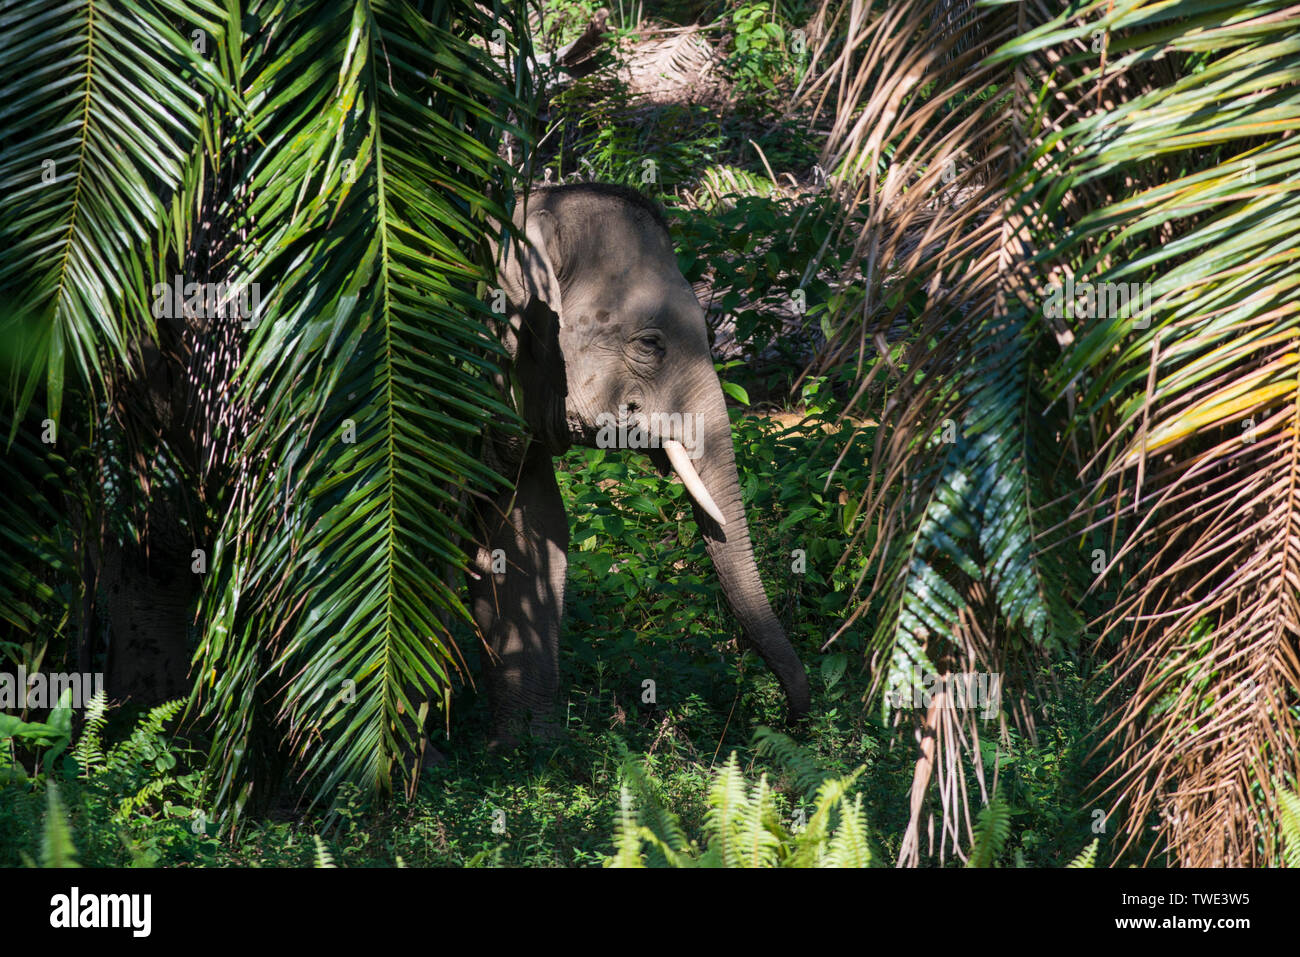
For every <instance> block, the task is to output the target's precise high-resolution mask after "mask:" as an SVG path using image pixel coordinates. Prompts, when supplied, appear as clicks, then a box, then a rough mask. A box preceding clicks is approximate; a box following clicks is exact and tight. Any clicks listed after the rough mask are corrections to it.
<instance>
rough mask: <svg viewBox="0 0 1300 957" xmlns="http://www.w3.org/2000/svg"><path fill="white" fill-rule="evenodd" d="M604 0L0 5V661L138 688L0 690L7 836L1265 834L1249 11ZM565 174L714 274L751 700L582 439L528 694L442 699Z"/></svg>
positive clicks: (890, 857) (337, 860)
mask: <svg viewBox="0 0 1300 957" xmlns="http://www.w3.org/2000/svg"><path fill="white" fill-rule="evenodd" d="M599 7H600V4H598V3H597V2H595V0H545V2H544V3H541V4H539V5H535V6H534V7H531V8H530V6H529V5H528V4H525V3H514V2H510V3H507V2H497V3H494V4H493V5H491V8H489V7H488V6H487V5H483V4H478V3H473V2H468V0H453V2H449V3H436V4H434V3H422V2H411V0H364V2H358V3H346V4H333V5H327V4H320V5H317V4H283V3H279V2H275V0H246V2H232V3H229V4H223V5H217V4H213V3H210V2H208V0H124V2H122V3H118V4H113V5H112V8H111V9H103V8H101V7H100V6H98V5H91V4H89V3H84V2H75V0H74V2H72V3H70V4H68V5H66V6H65V7H64V8H62V9H61V13H60V15H59V16H50V15H48V14H47V13H46V12H45V11H44V7H43V6H42V5H41V4H38V3H21V2H20V3H16V4H12V5H11V8H10V9H9V10H7V13H6V17H7V20H6V30H5V36H4V41H3V46H0V89H2V90H3V91H4V94H5V95H4V102H5V103H6V106H5V108H4V109H2V110H0V185H2V186H3V189H4V195H5V200H6V201H5V203H4V204H2V205H0V239H3V242H2V243H0V299H2V300H3V301H4V302H5V303H6V310H7V311H6V312H5V313H4V314H3V315H0V373H3V375H4V384H5V386H6V390H7V391H6V392H5V393H4V400H3V404H2V405H0V428H2V431H3V435H2V436H0V437H2V438H3V439H4V441H5V445H4V447H3V455H2V456H0V470H2V474H0V479H2V481H0V488H2V489H3V493H4V496H5V501H4V503H3V505H4V508H3V510H2V512H0V543H3V548H0V671H3V672H6V673H7V672H9V671H12V670H15V669H18V668H23V669H26V670H27V671H29V672H34V671H39V670H45V671H60V670H62V671H107V672H108V675H109V678H110V682H111V683H114V685H115V687H118V688H122V687H127V688H129V693H130V695H131V697H132V698H133V701H132V703H128V704H127V705H126V706H125V707H119V706H117V705H116V704H115V705H113V706H110V705H109V703H108V701H107V700H106V699H105V698H104V697H103V696H102V695H101V696H96V697H94V698H92V699H91V700H90V701H89V703H88V704H87V705H86V707H85V708H84V710H82V711H80V712H78V711H77V710H76V709H74V708H72V707H71V706H70V704H69V702H68V700H66V699H65V700H62V701H60V702H57V703H53V704H52V705H50V706H42V707H37V708H32V709H27V710H24V709H21V708H14V709H9V713H0V865H3V864H15V863H20V862H28V863H34V864H35V863H39V864H45V865H61V864H73V863H77V864H80V865H83V866H85V865H110V866H125V865H128V864H132V863H135V864H141V863H143V864H164V865H181V864H204V865H221V864H260V865H304V864H308V865H309V864H316V865H320V866H333V865H337V866H357V865H376V864H378V865H391V864H399V865H401V864H405V865H411V866H423V865H431V864H457V865H466V866H478V865H490V864H527V865H547V866H554V865H566V866H567V865H588V866H599V865H603V864H614V865H627V866H638V865H652V866H657V865H668V866H697V865H701V864H723V865H727V866H744V865H748V866H775V865H810V866H813V865H816V866H835V865H843V866H868V865H892V864H894V863H902V864H909V865H918V864H923V863H924V864H927V865H932V864H938V865H943V864H953V863H961V862H965V863H968V864H970V865H972V866H1067V865H1071V864H1074V865H1076V866H1092V865H1098V866H1104V865H1108V864H1110V863H1113V862H1121V863H1155V864H1165V863H1169V864H1212V865H1224V864H1273V863H1285V864H1288V865H1291V866H1294V865H1296V864H1297V863H1300V858H1297V854H1298V853H1300V801H1298V800H1297V798H1296V794H1295V789H1296V786H1297V776H1298V775H1300V764H1298V763H1297V762H1298V761H1300V690H1298V688H1300V651H1298V648H1300V644H1298V642H1300V602H1297V600H1296V597H1297V596H1296V585H1295V583H1296V581H1297V580H1298V576H1297V574H1296V568H1295V567H1294V566H1295V563H1296V558H1297V555H1300V547H1298V546H1300V539H1298V538H1297V531H1296V529H1297V527H1300V523H1298V522H1297V521H1296V518H1297V515H1300V500H1298V499H1297V496H1296V492H1295V489H1296V487H1297V482H1296V481H1295V480H1296V478H1297V477H1298V474H1297V469H1298V468H1300V466H1297V462H1300V456H1297V455H1296V454H1295V453H1296V448H1295V444H1296V442H1300V428H1297V425H1296V420H1297V414H1298V410H1300V396H1297V394H1296V381H1297V377H1296V355H1297V351H1296V350H1295V348H1294V344H1295V338H1296V331H1295V328H1294V327H1295V325H1296V322H1297V316H1298V315H1300V310H1297V308H1296V303H1297V296H1298V295H1300V284H1297V283H1296V281H1295V279H1294V275H1295V259H1296V250H1297V249H1298V248H1300V243H1297V242H1296V235H1295V234H1296V225H1295V224H1296V223H1297V222H1300V218H1298V217H1297V215H1296V212H1297V211H1296V209H1295V208H1294V207H1295V206H1296V203H1297V198H1298V197H1300V173H1298V172H1297V166H1296V163H1295V162H1294V153H1295V149H1296V147H1295V143H1296V140H1295V131H1296V129H1297V127H1298V126H1300V88H1298V87H1297V84H1296V81H1295V77H1296V75H1297V73H1296V68H1297V66H1298V65H1300V43H1298V42H1297V40H1296V36H1297V35H1298V32H1300V31H1298V30H1297V28H1298V27H1300V20H1298V19H1297V16H1296V14H1295V12H1294V10H1292V9H1290V8H1288V7H1286V5H1285V4H1283V3H1280V2H1278V3H1273V2H1264V3H1257V4H1231V3H1226V4H1220V5H1218V6H1216V7H1215V8H1213V9H1212V10H1207V9H1205V8H1204V5H1203V4H1200V3H1194V2H1192V0H1174V2H1169V3H1159V4H1157V3H1146V2H1138V3H1134V4H1129V5H1127V6H1123V7H1122V8H1118V9H1117V8H1116V6H1115V5H1114V4H1111V3H1103V2H1101V0H1095V2H1087V3H1080V4H1075V5H1072V6H1070V7H1069V8H1068V9H1065V10H1057V9H1055V8H1053V9H1050V10H1049V9H1047V8H1045V7H1041V6H1035V5H1032V4H1007V3H993V4H983V5H977V4H974V3H969V2H952V0H900V2H889V3H886V2H884V0H879V2H875V3H863V4H841V3H837V2H830V0H827V2H824V3H821V4H816V3H812V2H806V0H771V2H766V0H758V2H755V0H713V2H700V0H673V2H665V3H660V4H653V5H652V4H645V5H644V6H642V5H638V6H637V7H636V9H635V11H633V10H632V9H630V8H624V7H623V6H622V5H619V7H618V9H617V10H610V11H605V13H606V14H607V15H608V27H607V29H608V31H609V32H608V35H607V36H606V37H605V39H604V40H602V41H601V43H600V45H599V49H598V51H597V53H596V54H595V56H594V58H593V59H592V60H591V61H590V62H587V63H586V64H585V65H584V67H583V68H582V69H581V70H578V69H574V70H566V69H564V68H562V67H560V66H557V65H556V63H555V62H553V61H552V60H551V59H549V58H548V57H547V56H546V55H545V53H546V51H552V50H557V49H560V48H562V47H563V46H564V45H565V44H567V43H569V42H570V41H573V40H574V39H575V38H577V37H580V36H582V35H583V34H584V31H585V30H587V29H588V26H589V24H590V23H592V22H594V20H597V19H599V18H600V17H601V16H602V14H601V13H600V12H599ZM652 7H653V9H652ZM692 23H694V24H696V26H695V27H693V28H692V27H688V26H686V25H689V24H692ZM679 25H680V26H679ZM575 180H593V181H600V182H612V183H621V184H626V185H632V186H634V187H636V188H638V189H640V190H641V191H642V192H644V193H646V194H647V195H648V196H650V197H652V198H653V199H655V200H656V201H658V202H659V203H661V204H662V205H663V206H664V207H665V209H666V210H667V213H668V218H669V220H670V223H671V227H672V234H673V237H674V241H675V243H676V246H677V256H678V262H679V265H680V267H681V269H682V272H683V274H684V275H685V276H686V278H687V279H688V280H689V281H690V282H692V283H693V284H694V285H695V287H696V289H697V291H698V292H699V294H700V297H701V304H702V305H703V306H704V307H705V309H706V313H707V316H708V320H709V323H710V332H711V335H712V337H713V344H714V349H715V357H716V358H717V360H718V362H717V367H718V370H719V374H720V376H721V377H722V379H723V384H724V391H725V392H726V394H727V395H728V397H729V399H730V402H731V404H732V433H733V438H734V442H735V447H736V454H737V462H738V467H739V471H740V475H741V477H742V491H743V496H744V502H745V506H746V509H747V512H748V515H749V520H750V524H751V527H752V530H753V538H754V544H755V551H756V557H757V560H758V564H759V567H760V569H761V570H762V574H763V578H764V581H765V582H766V585H767V588H768V592H769V594H770V596H771V599H772V604H773V607H774V610H775V612H776V614H777V615H778V617H779V618H780V619H781V621H782V623H783V624H784V626H785V627H786V630H787V632H788V634H789V635H790V638H791V640H792V642H793V643H794V644H795V646H796V648H797V650H798V652H799V654H800V656H801V658H802V659H803V661H804V662H805V663H806V664H807V665H808V670H809V673H810V676H811V677H812V681H813V692H814V707H813V713H812V716H811V717H810V719H809V720H808V722H807V724H806V725H803V726H801V727H799V728H797V729H786V730H788V731H789V732H790V736H786V735H783V734H778V733H776V732H772V731H768V730H766V729H767V728H768V727H775V726H777V725H778V724H779V723H780V721H781V712H782V696H781V692H780V689H779V687H778V686H777V684H776V682H775V680H774V679H773V678H772V677H771V676H770V675H769V674H768V672H767V671H766V669H764V668H763V667H761V665H760V663H759V662H758V661H757V659H756V658H754V657H753V655H744V656H740V657H738V656H737V654H736V652H737V650H738V648H737V645H738V642H739V640H740V635H739V630H738V628H737V626H736V625H735V623H734V622H733V620H732V618H731V616H730V615H729V613H728V612H727V610H726V608H725V605H724V602H723V600H722V596H721V594H720V592H719V590H718V588H717V585H716V578H715V576H714V574H713V572H712V569H711V567H710V563H709V561H708V558H707V556H706V554H705V550H704V547H703V543H702V541H701V540H700V538H699V535H698V531H697V530H696V527H695V525H694V523H693V522H692V521H691V520H690V509H689V507H688V503H687V501H686V499H685V493H684V490H683V487H682V486H681V485H679V484H675V483H671V482H669V481H667V480H665V479H664V478H663V477H662V476H659V475H657V474H656V473H655V472H654V470H653V468H652V467H651V465H650V462H649V460H648V459H646V458H644V457H641V456H638V455H631V454H627V453H623V454H619V455H614V454H611V453H608V452H606V451H603V450H593V449H575V450H573V451H572V452H570V453H569V454H568V455H567V456H566V457H565V458H564V459H563V461H561V462H560V463H559V471H558V479H559V486H560V491H561V494H562V496H563V498H564V502H565V505H566V508H567V511H568V514H569V516H570V524H571V542H572V545H571V549H570V555H569V558H570V566H569V585H568V595H567V603H568V609H567V617H566V625H565V629H566V634H565V639H564V646H563V649H562V660H561V666H562V671H563V674H562V681H561V687H562V688H564V689H566V696H565V700H564V701H563V709H564V710H563V715H562V720H563V723H564V727H565V732H566V733H565V735H564V737H563V738H562V739H560V740H559V741H553V742H540V741H539V742H527V743H526V744H525V746H524V747H523V748H522V749H521V750H520V751H518V752H516V753H512V754H507V755H488V754H485V753H483V750H482V747H481V743H480V742H481V739H482V737H483V733H484V731H485V728H486V723H487V717H486V714H485V706H484V702H483V700H482V696H481V695H480V694H478V693H477V689H476V688H475V687H474V686H473V680H474V675H475V674H476V664H477V661H476V659H477V656H478V650H477V649H478V647H479V644H480V643H479V642H478V640H477V637H476V636H475V635H474V634H473V630H472V626H471V625H470V622H469V616H468V615H467V614H466V612H465V608H464V605H463V598H462V595H461V593H460V589H459V581H460V578H461V576H462V573H463V571H464V566H465V564H466V561H467V559H466V554H465V551H466V544H465V542H466V536H467V534H468V533H467V532H466V525H467V521H466V514H465V512H466V504H467V502H468V500H469V498H470V497H471V496H473V495H476V494H482V493H484V492H485V491H489V490H492V489H494V488H497V487H499V486H501V485H503V484H508V482H509V478H508V477H504V476H499V475H495V474H493V472H492V471H491V469H489V468H488V467H487V466H486V465H485V464H484V462H483V458H484V457H483V456H482V455H481V454H480V450H481V446H480V443H481V441H482V436H483V434H484V432H485V431H486V429H487V427H488V426H489V424H492V425H494V426H495V427H497V428H501V427H504V428H507V429H510V428H514V427H517V426H518V424H519V423H518V422H517V420H516V419H515V417H514V413H513V412H512V410H511V409H510V408H509V407H508V404H507V403H506V402H504V401H503V397H502V395H501V394H500V392H499V391H498V390H497V388H496V386H495V385H494V377H495V376H496V375H497V374H498V372H499V371H500V369H501V367H502V363H503V361H504V358H505V356H504V353H503V350H502V348H501V346H500V344H499V343H497V342H496V341H495V340H494V338H493V336H492V334H491V324H490V307H489V305H488V303H487V300H488V299H489V298H490V297H489V296H487V295H486V294H485V291H486V290H488V288H489V287H488V283H489V282H490V281H491V279H492V267H493V264H492V259H491V241H492V240H493V239H496V238H498V233H499V231H500V228H501V227H500V226H499V224H500V223H501V222H504V221H506V220H507V219H508V211H509V208H510V205H511V202H512V197H513V195H514V192H515V191H516V190H517V189H520V188H523V187H524V186H525V185H526V183H527V182H529V181H534V182H536V181H551V182H555V181H575ZM178 276H180V277H184V278H186V279H197V280H198V281H201V282H204V283H212V284H220V283H227V284H233V285H234V287H235V288H236V289H239V288H243V289H248V288H250V287H252V288H255V289H256V290H258V291H257V293H256V297H255V298H256V299H257V301H258V303H259V304H258V306H257V307H256V314H255V315H251V316H241V317H240V318H241V319H243V320H244V321H243V322H239V321H226V320H227V318H228V317H225V316H223V317H222V318H221V319H220V320H218V321H216V322H213V321H211V317H208V318H207V320H205V319H204V317H203V316H201V315H189V314H186V313H185V312H184V310H183V305H182V303H180V302H178V303H175V304H174V305H175V306H176V310H177V312H176V315H175V316H174V318H176V319H178V320H180V321H178V322H171V321H163V318H164V317H163V316H162V315H160V313H159V298H158V297H159V294H158V293H157V289H158V285H159V284H162V286H163V287H164V288H171V287H172V284H173V283H174V281H175V279H176V277H178ZM253 284H256V285H255V286H254V285H253ZM1130 284H1132V288H1133V290H1134V291H1135V297H1134V299H1133V300H1132V303H1131V305H1130V304H1125V305H1123V306H1122V307H1119V308H1112V307H1111V305H1108V304H1107V299H1106V296H1107V294H1108V293H1109V294H1111V295H1112V296H1113V295H1114V290H1116V289H1122V290H1124V291H1125V292H1126V293H1127V291H1128V290H1129V289H1130ZM1063 289H1064V290H1069V292H1067V293H1064V294H1062V290H1063ZM1076 292H1077V293H1078V295H1076ZM166 295H168V294H166V293H165V294H163V297H164V298H166ZM1110 302H1111V304H1112V305H1113V303H1114V302H1115V300H1114V299H1113V298H1112V300H1111V301H1110ZM1126 302H1127V301H1126ZM128 623H129V624H131V625H133V626H134V625H135V624H139V625H140V626H141V628H142V630H144V631H145V632H148V634H146V635H145V636H144V638H143V639H140V638H139V637H138V636H135V635H134V634H128V628H127V627H126V625H127V624H128ZM134 630H135V629H134V628H131V629H130V632H134ZM157 635H165V636H170V637H169V638H168V639H167V640H168V641H170V642H171V643H172V644H173V646H174V647H173V648H172V649H171V650H172V652H173V658H174V659H175V660H178V661H179V662H180V667H179V671H177V670H176V669H175V668H174V667H173V669H172V671H171V672H170V673H166V672H164V671H162V670H160V671H158V672H157V673H154V672H153V671H150V669H149V668H148V667H143V666H142V667H140V668H137V669H136V670H135V671H134V672H132V670H131V667H130V662H132V661H135V660H137V658H136V656H137V653H138V652H139V653H141V654H142V653H143V652H144V651H148V650H149V642H150V641H151V640H153V638H154V637H156V636H157ZM137 640H140V641H141V642H142V643H141V644H139V645H136V644H132V642H135V641H137ZM164 650H165V649H164ZM177 655H179V657H177ZM139 660H142V661H143V660H145V659H144V658H140V659H139ZM737 662H739V664H737ZM187 663H188V664H189V666H190V670H189V672H188V674H186V664H187ZM968 673H969V674H979V675H984V676H989V675H996V676H998V678H999V684H998V686H997V692H996V693H995V695H994V697H993V699H992V700H991V701H985V702H983V707H981V708H963V707H958V706H955V704H954V701H953V699H952V698H951V697H943V696H942V695H941V696H940V697H939V699H938V701H937V703H934V704H932V705H931V706H929V707H927V706H924V705H917V704H916V698H915V697H914V696H915V695H917V694H918V693H919V692H920V691H921V690H922V688H921V682H922V681H923V680H924V679H925V678H926V677H927V676H930V677H933V676H935V675H960V674H968ZM426 738H427V739H431V741H432V744H434V745H436V748H437V753H432V752H428V753H426V755H425V758H426V760H425V761H424V765H423V769H422V771H420V772H419V773H418V774H417V773H416V768H417V762H416V761H415V760H414V757H415V755H416V753H417V752H418V751H419V750H420V748H421V747H422V746H424V745H425V744H426V743H427V742H426ZM669 809H671V810H669Z"/></svg>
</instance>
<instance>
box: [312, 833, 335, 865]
mask: <svg viewBox="0 0 1300 957" xmlns="http://www.w3.org/2000/svg"><path fill="white" fill-rule="evenodd" d="M311 839H312V840H313V841H315V842H316V866H317V867H338V865H337V864H335V863H334V857H333V855H331V854H330V852H329V848H327V847H326V846H325V842H324V841H322V840H321V839H320V835H319V834H313V835H312V836H311Z"/></svg>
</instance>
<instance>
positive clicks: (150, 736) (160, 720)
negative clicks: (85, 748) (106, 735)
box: [104, 698, 185, 771]
mask: <svg viewBox="0 0 1300 957" xmlns="http://www.w3.org/2000/svg"><path fill="white" fill-rule="evenodd" d="M183 707H185V701H184V700H183V699H180V698H178V699H176V700H175V701H165V702H163V703H162V704H160V705H157V706H156V707H153V708H150V709H149V713H148V714H145V715H141V716H140V720H139V721H138V722H136V726H135V728H134V729H133V730H132V731H131V736H130V737H129V738H127V739H126V740H125V741H123V742H121V743H120V744H117V745H115V746H114V747H113V748H112V749H111V750H110V751H109V752H108V754H107V755H105V757H104V767H105V769H106V770H108V771H126V770H129V769H131V768H134V767H138V766H139V765H141V764H144V763H145V762H146V761H153V760H155V759H156V752H157V750H158V746H159V743H160V741H159V739H160V738H161V737H162V731H163V728H164V726H166V724H167V722H169V721H171V720H172V719H173V718H175V717H176V716H177V715H178V714H180V712H181V709H182V708H183Z"/></svg>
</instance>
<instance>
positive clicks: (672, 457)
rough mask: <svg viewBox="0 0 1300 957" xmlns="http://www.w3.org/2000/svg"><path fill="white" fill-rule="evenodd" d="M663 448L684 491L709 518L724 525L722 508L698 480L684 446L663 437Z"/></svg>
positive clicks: (697, 474)
mask: <svg viewBox="0 0 1300 957" xmlns="http://www.w3.org/2000/svg"><path fill="white" fill-rule="evenodd" d="M663 450H664V452H665V453H667V455H668V462H669V464H670V465H672V467H673V471H674V472H676V473H677V475H678V477H679V478H680V479H681V480H682V484H683V485H685V486H686V491H687V492H689V493H690V495H691V498H693V499H695V504H696V505H698V506H699V507H700V508H702V509H704V511H705V512H707V513H708V516H709V518H711V519H713V520H714V521H715V522H717V523H718V524H719V525H726V524H727V520H726V519H725V518H723V517H722V509H720V508H718V506H717V505H716V504H715V503H714V501H713V498H712V497H711V496H710V495H709V492H708V489H706V488H705V487H704V483H703V482H701V481H700V476H699V473H698V472H696V471H695V466H693V465H692V464H691V457H690V456H689V455H687V454H686V447H685V446H684V445H682V443H680V442H678V441H677V440H676V439H664V441H663Z"/></svg>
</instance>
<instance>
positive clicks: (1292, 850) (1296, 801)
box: [1277, 787, 1300, 867]
mask: <svg viewBox="0 0 1300 957" xmlns="http://www.w3.org/2000/svg"><path fill="white" fill-rule="evenodd" d="M1277 811H1278V826H1279V828H1280V829H1281V831H1282V859H1283V861H1285V862H1286V866H1287V867H1300V796H1297V795H1296V792H1295V791H1292V790H1291V789H1290V788H1285V787H1279V788H1278V789H1277Z"/></svg>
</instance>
